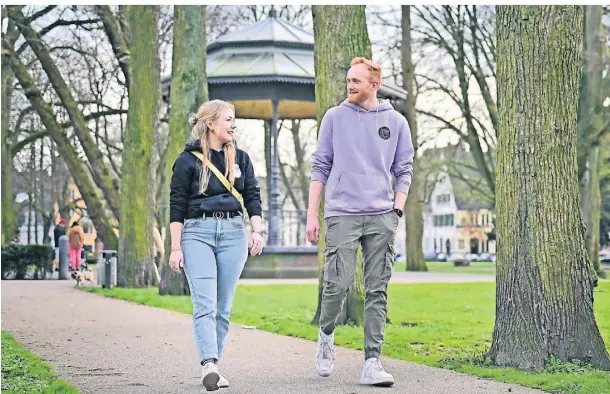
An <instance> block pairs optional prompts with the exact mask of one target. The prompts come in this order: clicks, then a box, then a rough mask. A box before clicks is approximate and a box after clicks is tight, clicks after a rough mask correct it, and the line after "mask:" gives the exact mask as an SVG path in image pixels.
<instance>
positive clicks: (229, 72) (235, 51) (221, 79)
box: [163, 9, 406, 247]
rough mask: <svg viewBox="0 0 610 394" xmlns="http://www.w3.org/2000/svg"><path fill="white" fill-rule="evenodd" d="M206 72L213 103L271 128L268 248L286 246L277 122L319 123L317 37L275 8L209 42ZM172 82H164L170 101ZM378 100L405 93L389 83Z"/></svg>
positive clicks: (400, 99)
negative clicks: (226, 103)
mask: <svg viewBox="0 0 610 394" xmlns="http://www.w3.org/2000/svg"><path fill="white" fill-rule="evenodd" d="M206 68H207V69H206V72H207V80H208V92H209V96H210V98H213V99H221V100H225V101H229V102H231V103H232V104H233V105H235V110H236V116H237V117H238V118H242V119H261V120H266V121H268V122H269V123H270V138H267V136H265V137H266V138H265V144H266V147H267V148H271V149H270V153H271V154H270V157H271V158H270V160H271V163H270V165H269V163H268V165H267V168H271V174H267V176H268V177H270V183H269V196H268V197H269V201H268V208H269V214H268V218H267V220H268V223H269V229H268V237H267V245H269V246H274V247H275V246H281V243H282V239H281V232H280V229H281V203H280V201H281V199H280V186H279V183H280V171H279V159H278V146H277V136H278V120H279V119H315V118H316V104H315V90H314V89H315V72H314V36H313V34H312V33H311V32H308V31H306V30H304V29H302V28H300V27H298V26H295V25H293V24H291V23H288V22H287V21H285V20H282V19H279V18H278V17H277V13H276V11H275V10H274V9H272V10H271V11H270V13H269V17H268V18H266V19H263V20H260V21H258V22H256V23H254V24H252V25H250V26H246V27H244V28H242V29H240V30H237V31H235V32H232V33H229V34H226V35H224V36H221V37H219V38H218V39H217V40H216V41H214V42H212V43H210V44H209V45H208V46H207V64H206ZM170 82H171V78H168V79H166V80H164V83H163V86H164V89H163V90H164V93H165V94H164V97H165V98H166V99H167V97H168V96H169V91H170V90H171V89H170V86H169V84H170ZM379 96H380V97H382V98H385V99H389V100H390V101H392V102H394V103H397V104H400V103H401V102H403V101H404V100H405V99H406V92H405V91H404V90H403V89H401V88H399V87H397V86H393V85H391V84H386V83H385V82H384V85H383V86H382V87H381V89H380V91H379Z"/></svg>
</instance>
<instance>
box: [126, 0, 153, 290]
mask: <svg viewBox="0 0 610 394" xmlns="http://www.w3.org/2000/svg"><path fill="white" fill-rule="evenodd" d="M127 19H128V24H129V26H130V33H131V34H130V40H129V49H130V53H131V58H130V67H131V84H130V86H129V112H128V114H127V128H126V130H125V142H124V144H125V145H124V148H123V157H122V159H123V164H122V167H121V173H122V179H121V221H120V231H119V263H118V268H117V282H118V285H119V286H124V287H146V286H149V285H151V284H152V283H154V281H155V280H156V279H155V274H154V257H153V242H152V225H153V217H154V201H155V200H154V194H155V186H154V182H153V180H154V170H155V166H154V165H153V161H152V160H153V152H154V143H155V137H154V135H155V131H156V129H157V127H158V122H159V120H158V118H159V107H160V101H161V84H160V60H159V40H158V29H157V24H158V22H159V7H158V6H129V7H128V10H127Z"/></svg>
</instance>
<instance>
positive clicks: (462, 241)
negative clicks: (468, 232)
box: [458, 239, 464, 249]
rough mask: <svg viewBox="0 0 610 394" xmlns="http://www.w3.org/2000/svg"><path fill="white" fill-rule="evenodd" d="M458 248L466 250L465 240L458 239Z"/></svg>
mask: <svg viewBox="0 0 610 394" xmlns="http://www.w3.org/2000/svg"><path fill="white" fill-rule="evenodd" d="M458 248H460V249H464V240H463V239H458Z"/></svg>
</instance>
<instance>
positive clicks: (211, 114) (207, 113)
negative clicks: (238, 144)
mask: <svg viewBox="0 0 610 394" xmlns="http://www.w3.org/2000/svg"><path fill="white" fill-rule="evenodd" d="M225 109H231V110H232V111H233V112H234V113H235V106H234V105H233V104H231V103H227V102H226V101H222V100H211V101H208V102H207V103H205V104H203V105H202V106H201V107H199V109H198V110H197V113H196V114H193V115H191V117H190V118H189V124H190V125H191V126H192V127H193V128H192V130H191V134H192V135H193V138H195V139H196V140H199V141H200V142H201V152H202V153H203V162H202V163H201V164H202V166H201V179H200V182H199V193H201V194H204V193H205V191H206V189H207V188H208V183H209V181H210V175H209V173H210V170H209V169H208V167H207V161H208V160H210V147H209V143H208V136H209V131H210V129H209V127H208V121H212V122H213V121H215V120H216V119H218V116H219V114H220V112H221V111H222V110H225ZM223 149H224V152H225V168H226V169H225V174H224V176H225V177H226V178H227V179H228V180H229V182H231V186H233V185H234V184H235V165H234V163H235V140H232V141H230V142H228V143H226V144H225V145H224V147H223ZM229 163H231V165H229Z"/></svg>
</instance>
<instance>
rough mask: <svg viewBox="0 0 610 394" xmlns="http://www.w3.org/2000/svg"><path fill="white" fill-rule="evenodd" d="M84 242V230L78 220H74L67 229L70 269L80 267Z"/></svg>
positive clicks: (73, 269)
mask: <svg viewBox="0 0 610 394" xmlns="http://www.w3.org/2000/svg"><path fill="white" fill-rule="evenodd" d="M84 242H85V232H84V231H83V228H82V227H81V225H80V224H79V223H78V221H76V222H74V223H72V226H71V227H70V230H68V243H69V245H70V269H71V270H72V271H75V270H77V269H79V268H80V264H81V253H82V250H83V244H84Z"/></svg>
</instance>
